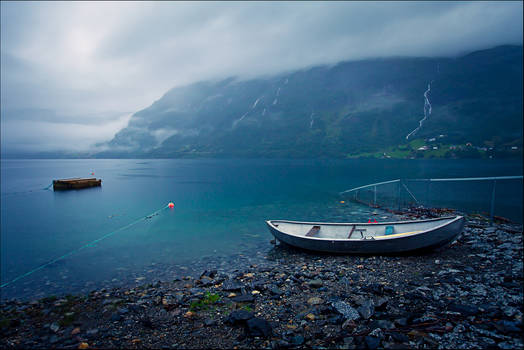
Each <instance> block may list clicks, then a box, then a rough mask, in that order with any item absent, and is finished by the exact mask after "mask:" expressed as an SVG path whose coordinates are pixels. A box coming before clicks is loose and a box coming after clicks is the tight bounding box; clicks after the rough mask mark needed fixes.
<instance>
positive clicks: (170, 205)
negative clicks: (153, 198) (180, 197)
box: [167, 202, 175, 209]
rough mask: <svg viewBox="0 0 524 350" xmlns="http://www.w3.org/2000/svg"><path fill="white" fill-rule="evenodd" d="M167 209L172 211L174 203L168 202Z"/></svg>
mask: <svg viewBox="0 0 524 350" xmlns="http://www.w3.org/2000/svg"><path fill="white" fill-rule="evenodd" d="M167 206H168V207H169V208H171V209H173V208H174V207H175V203H173V202H169V204H168V205H167Z"/></svg>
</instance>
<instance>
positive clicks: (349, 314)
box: [332, 301, 360, 321]
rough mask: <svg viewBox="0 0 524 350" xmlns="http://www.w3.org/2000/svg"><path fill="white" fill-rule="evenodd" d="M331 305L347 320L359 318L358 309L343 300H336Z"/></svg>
mask: <svg viewBox="0 0 524 350" xmlns="http://www.w3.org/2000/svg"><path fill="white" fill-rule="evenodd" d="M332 305H333V307H334V308H335V310H336V311H337V312H338V313H340V314H341V315H342V316H343V317H344V318H345V319H347V320H351V321H354V320H358V319H359V318H360V315H359V313H358V311H357V310H355V309H354V308H353V307H351V306H350V305H349V304H348V303H346V302H344V301H336V302H334V303H332Z"/></svg>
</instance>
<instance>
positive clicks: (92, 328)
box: [0, 212, 524, 349]
mask: <svg viewBox="0 0 524 350" xmlns="http://www.w3.org/2000/svg"><path fill="white" fill-rule="evenodd" d="M421 214H422V215H430V214H431V213H420V212H412V213H407V214H406V213H404V214H403V216H404V218H407V217H409V216H420V215H421ZM246 261H247V263H246V264H244V265H235V266H224V265H220V266H219V267H217V266H208V267H207V269H206V270H205V271H202V272H201V274H199V275H196V276H195V275H193V276H189V275H187V276H186V275H176V276H172V277H173V278H172V279H170V280H169V281H158V282H156V283H152V284H151V283H150V284H143V285H139V286H137V287H134V288H115V289H101V290H94V291H91V292H89V293H88V294H83V295H76V296H66V297H60V298H57V297H48V298H44V299H40V300H35V301H27V302H20V301H13V300H11V301H6V302H3V303H2V304H1V305H0V312H1V315H0V330H1V335H0V347H1V348H65V349H69V348H71V349H76V348H79V349H87V348H239V349H241V348H336V349H355V348H368V349H375V348H386V349H405V348H414V349H415V348H416V349H418V348H440V349H461V348H464V349H465V348H501V349H515V348H517V349H519V348H520V349H522V348H523V347H524V346H523V340H522V336H521V333H522V330H523V327H522V304H523V289H522V288H523V284H522V280H523V266H522V226H521V225H516V224H512V223H509V222H500V221H499V222H495V223H491V222H490V221H489V220H487V219H486V218H484V217H481V216H469V217H468V218H467V224H466V227H465V229H464V232H463V233H462V235H461V236H459V238H458V239H457V240H456V241H455V242H453V243H452V244H451V245H450V246H448V247H445V248H442V249H440V250H437V251H431V252H426V253H419V254H411V255H397V256H348V255H327V254H315V253H308V252H304V251H299V250H295V249H293V248H291V247H288V246H285V245H277V246H276V247H275V248H274V249H272V250H271V251H270V252H269V253H267V254H266V256H265V257H264V259H257V260H253V261H251V262H250V261H249V259H247V260H246Z"/></svg>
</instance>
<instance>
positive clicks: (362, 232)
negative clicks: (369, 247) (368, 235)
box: [354, 228, 367, 238]
mask: <svg viewBox="0 0 524 350" xmlns="http://www.w3.org/2000/svg"><path fill="white" fill-rule="evenodd" d="M354 231H359V232H360V238H364V231H367V229H366V228H356V229H355V230H354Z"/></svg>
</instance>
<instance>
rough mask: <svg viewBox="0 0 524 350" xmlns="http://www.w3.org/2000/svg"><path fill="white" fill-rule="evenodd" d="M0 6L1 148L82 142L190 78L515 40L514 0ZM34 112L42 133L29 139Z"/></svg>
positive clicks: (453, 51)
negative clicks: (77, 131)
mask: <svg viewBox="0 0 524 350" xmlns="http://www.w3.org/2000/svg"><path fill="white" fill-rule="evenodd" d="M1 10H2V12H1V16H2V17H1V59H2V62H1V73H2V81H1V87H2V96H1V97H2V105H1V107H2V109H1V113H2V134H3V135H2V136H5V138H4V137H2V146H3V147H5V146H7V147H8V148H10V149H31V148H38V149H60V148H66V147H69V144H68V142H69V141H71V137H70V136H71V135H75V137H78V138H79V139H81V140H79V142H78V144H79V145H82V146H81V147H84V148H88V147H89V145H90V144H92V143H94V142H98V141H100V140H101V137H102V136H103V137H106V138H110V137H111V136H112V135H113V134H114V133H115V132H116V131H118V129H119V128H121V127H122V126H123V125H125V121H126V120H127V119H126V118H128V117H123V116H124V115H128V111H137V110H139V109H141V108H145V107H147V106H148V105H150V104H151V103H152V102H153V101H154V100H156V99H158V98H159V97H160V96H161V95H162V94H163V93H165V92H166V91H167V90H168V89H170V88H172V87H174V86H179V85H183V84H188V83H191V82H194V81H197V80H203V79H217V78H223V77H227V76H231V75H236V76H239V77H241V78H242V77H244V78H250V77H254V76H258V75H267V74H274V73H279V72H283V71H287V70H294V69H300V68H305V67H308V66H311V65H316V64H330V63H335V62H338V61H341V60H354V59H363V58H369V57H385V56H453V55H458V54H461V53H465V52H468V51H471V50H475V49H481V48H487V47H491V46H495V45H499V44H522V2H487V1H479V2H389V1H387V2H202V3H199V2H131V3H123V2H31V3H28V2H2V3H1ZM42 110H45V111H47V112H46V113H41V111H42ZM31 121H34V123H35V124H38V125H39V127H40V128H44V129H45V130H47V131H46V132H41V133H40V134H39V135H37V136H35V137H31V133H32V132H38V128H36V130H33V129H35V128H28V127H27V123H30V122H31ZM56 125H59V127H56ZM22 126H24V127H23V128H22ZM47 126H49V127H48V128H47ZM52 126H53V127H52ZM68 128H71V130H72V129H73V128H74V130H84V131H85V132H83V133H82V132H79V133H78V134H76V131H75V132H68V130H69V129H68ZM23 130H26V131H23ZM53 130H54V131H53ZM29 140H33V141H31V142H30V141H29Z"/></svg>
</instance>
